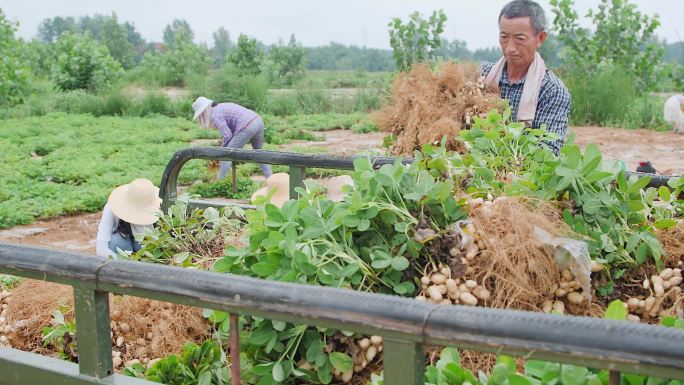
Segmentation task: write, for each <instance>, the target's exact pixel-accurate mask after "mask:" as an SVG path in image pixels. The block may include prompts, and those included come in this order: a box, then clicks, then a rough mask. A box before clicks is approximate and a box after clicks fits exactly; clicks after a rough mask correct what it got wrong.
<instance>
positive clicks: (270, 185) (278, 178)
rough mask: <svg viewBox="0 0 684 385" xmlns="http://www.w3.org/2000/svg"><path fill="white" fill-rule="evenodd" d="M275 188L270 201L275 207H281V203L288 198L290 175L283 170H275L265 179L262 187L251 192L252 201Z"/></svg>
mask: <svg viewBox="0 0 684 385" xmlns="http://www.w3.org/2000/svg"><path fill="white" fill-rule="evenodd" d="M272 190H275V192H274V194H273V196H272V197H271V203H272V204H274V205H275V206H277V207H279V208H280V207H282V206H283V203H285V202H287V201H288V200H290V175H289V174H287V173H284V172H277V173H275V174H273V175H271V176H270V177H269V178H268V179H266V187H262V188H260V189H258V190H257V191H255V192H254V194H252V201H254V199H255V198H256V197H259V196H266V195H268V192H269V191H272Z"/></svg>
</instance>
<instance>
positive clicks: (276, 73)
mask: <svg viewBox="0 0 684 385" xmlns="http://www.w3.org/2000/svg"><path fill="white" fill-rule="evenodd" d="M304 53H305V51H304V48H302V47H301V45H300V44H298V43H297V41H296V40H295V38H294V35H292V36H291V37H290V42H289V43H288V44H287V45H286V46H284V45H283V44H282V42H280V43H279V44H278V45H274V46H273V47H271V50H270V51H269V53H268V59H267V61H266V64H265V67H266V69H265V72H266V74H267V75H268V78H269V81H270V82H271V84H278V85H292V84H294V83H295V82H297V81H298V80H300V79H302V78H303V77H304V68H305V63H304V61H305V57H304Z"/></svg>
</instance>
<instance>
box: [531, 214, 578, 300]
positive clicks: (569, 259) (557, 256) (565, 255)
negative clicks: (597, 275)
mask: <svg viewBox="0 0 684 385" xmlns="http://www.w3.org/2000/svg"><path fill="white" fill-rule="evenodd" d="M534 235H535V236H536V237H537V240H538V241H539V242H541V243H543V244H544V245H547V246H549V247H551V248H552V249H553V259H554V260H555V261H556V263H557V264H558V267H560V268H561V269H568V270H570V271H571V272H572V274H573V275H574V276H575V279H576V280H577V282H579V284H580V286H581V287H582V292H583V293H584V295H586V296H587V297H588V298H589V299H591V277H590V275H591V258H589V246H588V245H587V243H586V242H583V241H578V240H576V239H571V238H560V237H554V236H553V235H551V234H549V233H547V232H546V231H544V230H542V229H541V228H539V227H536V226H535V227H534Z"/></svg>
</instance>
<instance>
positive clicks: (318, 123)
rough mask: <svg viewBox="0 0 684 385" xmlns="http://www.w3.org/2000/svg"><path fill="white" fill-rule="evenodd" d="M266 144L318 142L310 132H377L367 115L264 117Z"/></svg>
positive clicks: (335, 114) (332, 114) (317, 138)
mask: <svg viewBox="0 0 684 385" xmlns="http://www.w3.org/2000/svg"><path fill="white" fill-rule="evenodd" d="M264 126H265V136H266V142H268V143H271V144H283V143H287V142H289V141H290V140H320V137H317V136H316V135H315V134H313V133H312V132H315V131H329V130H339V129H346V130H352V131H354V132H358V133H364V132H373V131H377V127H376V126H375V124H374V123H373V122H372V121H371V119H370V117H369V116H368V114H364V113H359V112H357V113H351V114H338V113H331V114H311V115H290V116H274V115H264Z"/></svg>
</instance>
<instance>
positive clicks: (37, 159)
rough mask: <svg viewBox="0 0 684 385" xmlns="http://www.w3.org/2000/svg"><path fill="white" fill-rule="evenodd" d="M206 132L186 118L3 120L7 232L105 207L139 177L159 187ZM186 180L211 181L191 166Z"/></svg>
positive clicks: (1, 177)
mask: <svg viewBox="0 0 684 385" xmlns="http://www.w3.org/2000/svg"><path fill="white" fill-rule="evenodd" d="M217 135H218V134H217V132H215V131H210V130H202V129H200V128H199V127H198V126H197V125H196V124H194V123H191V122H189V121H187V120H184V119H177V118H168V117H156V118H117V117H102V118H95V117H93V116H90V115H69V114H64V113H53V114H49V115H47V116H44V117H30V118H26V119H6V120H2V121H0V148H2V149H3V151H2V152H0V228H6V227H10V226H14V225H18V224H27V223H31V222H32V221H33V220H34V219H36V218H47V217H53V216H57V215H61V214H68V213H75V212H92V211H97V210H100V209H101V208H102V207H103V205H104V204H105V202H106V199H107V197H108V196H109V193H110V192H111V190H112V189H113V188H114V187H116V186H117V185H120V184H124V183H128V182H130V181H131V180H133V179H134V178H138V177H144V178H148V179H150V180H152V181H153V182H154V183H155V184H158V183H159V181H160V180H161V176H162V173H163V171H164V167H165V166H166V164H167V163H168V161H169V159H170V158H171V156H172V155H173V153H174V152H175V151H176V150H178V149H181V148H184V147H187V145H188V142H190V141H191V140H193V139H198V138H211V137H215V136H217ZM179 178H180V183H189V182H191V181H194V180H197V179H205V178H208V173H207V169H206V167H202V165H201V164H197V165H194V164H193V165H188V166H187V167H184V168H183V170H182V172H181V175H180V177H179Z"/></svg>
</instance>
